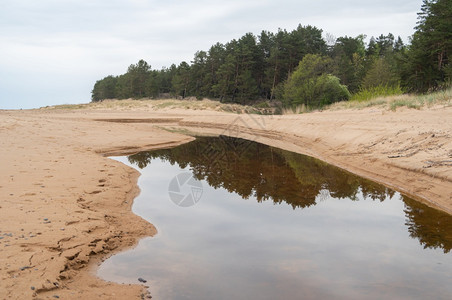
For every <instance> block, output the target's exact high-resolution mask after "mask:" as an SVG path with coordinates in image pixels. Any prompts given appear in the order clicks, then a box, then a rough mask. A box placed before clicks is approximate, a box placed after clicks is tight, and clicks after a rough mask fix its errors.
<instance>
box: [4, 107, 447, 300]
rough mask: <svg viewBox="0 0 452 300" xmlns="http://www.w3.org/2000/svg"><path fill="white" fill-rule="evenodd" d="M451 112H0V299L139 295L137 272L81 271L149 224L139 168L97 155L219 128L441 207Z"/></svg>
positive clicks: (130, 242)
mask: <svg viewBox="0 0 452 300" xmlns="http://www.w3.org/2000/svg"><path fill="white" fill-rule="evenodd" d="M451 117H452V108H444V109H441V110H426V111H415V110H403V111H398V112H384V111H383V112H382V111H378V110H374V109H369V110H361V111H342V112H337V111H336V112H316V113H311V114H305V115H289V116H263V117H260V116H258V115H237V114H230V113H218V112H214V111H198V110H197V111H193V110H171V111H150V110H149V109H148V110H144V111H140V110H138V111H115V110H105V111H96V110H88V111H87V110H80V111H70V110H59V111H46V110H31V111H0V145H1V148H0V149H1V150H0V155H1V157H2V171H1V172H0V197H2V198H3V199H6V201H5V202H4V203H2V204H0V212H1V214H2V215H3V216H4V218H1V220H0V225H1V226H0V228H1V230H2V231H0V236H4V234H5V233H7V234H11V235H12V237H9V236H5V237H6V238H4V239H1V240H0V247H1V248H2V250H3V249H5V250H4V251H3V253H2V257H1V258H2V260H1V262H0V276H1V279H2V280H1V284H0V287H1V288H0V298H29V297H33V295H35V297H34V298H35V299H45V298H52V297H53V296H54V295H58V296H59V297H65V298H75V297H89V298H92V297H117V298H126V297H129V298H133V297H141V296H142V295H144V296H145V295H146V294H145V293H146V291H145V288H144V286H143V285H139V284H138V282H137V284H136V285H135V284H134V285H120V284H116V283H109V282H105V281H103V280H101V279H99V278H97V277H96V276H95V273H94V272H93V269H94V268H96V266H97V265H98V264H99V263H100V262H101V261H102V260H105V259H106V258H107V257H109V256H111V255H113V254H115V253H117V252H120V251H123V250H125V249H128V248H130V247H133V246H134V245H136V244H137V242H138V240H139V239H140V238H141V237H144V236H149V235H151V236H152V235H153V234H154V233H155V228H154V227H153V226H152V224H150V223H148V222H146V221H144V220H143V219H141V218H140V217H138V216H136V215H135V214H133V213H132V211H131V206H132V203H133V199H134V198H135V196H136V195H138V193H139V188H138V185H137V179H138V176H139V172H137V171H135V170H133V169H132V168H129V167H127V166H125V165H122V164H120V163H119V162H116V161H114V160H112V159H109V158H106V156H115V155H119V154H120V155H127V154H132V153H136V152H139V151H143V150H152V149H157V148H166V147H170V146H176V145H178V144H182V143H185V142H189V141H191V140H192V139H193V137H189V136H187V135H184V133H190V132H197V133H201V134H221V133H222V134H226V135H230V136H236V137H242V138H247V139H250V140H254V141H257V142H261V143H265V144H268V145H270V146H274V147H278V148H282V149H285V150H290V151H294V152H297V153H302V154H306V155H309V156H313V157H316V158H319V159H321V160H323V161H325V162H327V163H330V164H333V165H336V166H338V167H340V168H342V169H345V170H347V171H349V172H351V173H354V174H357V175H359V176H362V177H365V178H368V179H371V180H373V181H376V182H380V183H383V184H384V185H386V186H389V187H391V188H393V189H395V190H398V191H401V192H402V193H404V194H407V195H409V196H413V195H414V196H415V197H414V198H415V199H416V200H418V201H419V200H420V201H422V202H423V203H426V202H428V203H427V204H428V205H429V206H433V207H435V208H440V209H441V210H443V211H446V212H448V213H449V214H452V171H451V168H450V167H449V166H448V165H447V163H446V164H441V162H444V161H446V162H447V161H449V160H450V158H449V155H450V157H451V158H452V142H451V141H452V138H451V136H452V132H451V131H452V129H451V128H450V126H449V125H448V124H449V123H448V120H450V119H451ZM163 129H165V130H163ZM427 162H432V163H431V165H430V166H429V167H428V168H424V167H425V164H426V163H427ZM435 162H436V163H435ZM438 162H439V163H438ZM427 166H428V165H427ZM10 215H14V216H16V218H14V219H11V218H6V216H10ZM45 219H47V221H45ZM49 221H51V222H49ZM37 232H39V233H40V234H37ZM21 236H24V237H23V238H22V237H21ZM32 236H33V237H32ZM5 244H8V246H5ZM24 267H25V268H24ZM31 287H34V289H31ZM35 293H36V294H35Z"/></svg>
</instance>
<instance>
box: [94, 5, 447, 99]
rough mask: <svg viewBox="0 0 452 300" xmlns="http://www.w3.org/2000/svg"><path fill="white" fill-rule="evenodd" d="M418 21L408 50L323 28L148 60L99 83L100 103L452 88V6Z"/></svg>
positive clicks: (384, 38) (387, 38)
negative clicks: (158, 62) (188, 56)
mask: <svg viewBox="0 0 452 300" xmlns="http://www.w3.org/2000/svg"><path fill="white" fill-rule="evenodd" d="M418 16H419V18H418V19H419V21H418V24H417V26H416V27H415V30H416V31H415V33H414V35H413V36H412V38H411V41H410V43H409V44H408V45H405V44H404V43H403V41H402V39H401V38H400V37H397V38H395V36H394V35H393V34H391V33H389V34H387V35H383V34H382V35H380V36H378V37H371V38H370V40H369V42H368V43H365V38H366V37H365V36H364V35H359V36H357V37H348V36H345V37H339V38H337V39H336V38H333V37H331V36H327V37H326V38H324V37H322V30H321V29H319V28H316V27H314V26H301V25H299V26H298V27H297V28H296V29H294V30H292V31H287V30H285V29H279V30H278V31H277V32H269V31H262V32H261V33H260V34H259V35H258V36H255V35H254V34H252V33H247V34H245V35H244V36H242V37H241V38H239V39H233V40H232V41H230V42H227V43H226V44H222V43H216V44H215V45H213V46H211V47H210V49H209V50H207V51H197V52H196V53H195V55H194V58H193V60H192V61H191V62H190V63H187V62H185V61H184V62H182V63H180V64H179V65H175V64H173V65H171V66H170V67H169V68H162V69H161V70H154V69H152V68H151V65H149V64H148V63H147V62H146V61H144V60H140V61H138V63H136V64H132V65H130V66H129V67H128V69H127V72H126V73H125V74H122V75H119V76H107V77H105V78H103V79H101V80H98V81H97V82H96V83H95V85H94V88H93V90H92V101H100V100H103V99H112V98H117V99H125V98H160V97H164V96H172V97H180V98H186V97H196V98H198V99H202V98H204V97H206V98H211V99H218V100H219V101H222V102H231V103H240V104H253V103H256V102H257V101H262V100H268V101H278V102H279V103H282V104H283V105H284V106H293V105H299V104H304V105H307V106H311V107H318V106H322V105H325V104H330V103H332V102H336V101H341V100H348V99H350V97H351V95H356V94H359V93H360V92H362V91H366V90H367V91H368V90H380V91H388V90H389V91H392V92H395V93H401V92H402V91H403V92H416V93H424V92H427V91H430V90H434V89H439V88H444V87H446V86H447V85H448V84H449V83H450V80H451V78H452V66H451V64H450V63H449V56H450V55H451V54H450V53H452V30H451V26H452V25H451V20H452V0H436V1H431V0H424V2H423V5H422V7H421V12H420V13H418Z"/></svg>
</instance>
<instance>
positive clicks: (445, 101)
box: [326, 88, 452, 111]
mask: <svg viewBox="0 0 452 300" xmlns="http://www.w3.org/2000/svg"><path fill="white" fill-rule="evenodd" d="M436 105H441V106H452V88H449V89H447V90H443V91H437V92H433V93H429V94H425V95H410V94H403V95H395V96H380V97H376V98H373V99H369V100H350V101H343V102H337V103H334V104H332V105H330V106H329V107H327V108H326V109H329V110H339V109H364V108H367V107H378V108H383V109H388V110H392V111H395V110H397V108H400V107H407V108H413V109H422V108H424V107H432V106H436Z"/></svg>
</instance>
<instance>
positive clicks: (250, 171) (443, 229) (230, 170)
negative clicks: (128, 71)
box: [129, 136, 452, 252]
mask: <svg viewBox="0 0 452 300" xmlns="http://www.w3.org/2000/svg"><path fill="white" fill-rule="evenodd" d="M157 158H159V159H161V160H164V161H168V162H169V163H170V164H172V165H174V164H177V165H178V166H179V167H181V168H185V167H188V166H189V167H190V169H191V171H192V172H193V176H194V177H195V178H197V179H199V180H206V181H207V182H208V183H209V185H211V186H212V187H214V188H220V187H222V188H225V189H226V190H228V191H229V192H235V193H237V194H239V195H240V196H242V197H243V198H245V199H248V198H249V197H251V196H254V197H256V199H257V201H258V202H262V201H266V200H271V201H273V202H274V203H282V202H285V203H288V204H290V205H291V206H292V207H293V208H294V209H295V208H297V207H298V208H305V207H309V206H312V205H315V204H316V201H317V200H318V198H319V197H318V196H319V194H320V193H321V191H324V190H327V191H328V192H329V194H330V195H331V196H332V197H334V198H350V199H352V200H357V199H358V194H360V193H362V195H363V196H364V197H365V198H370V199H373V200H379V201H384V200H385V199H386V198H387V197H392V196H393V194H394V192H393V191H392V190H389V189H387V188H386V187H384V186H383V185H380V184H377V183H374V182H372V181H369V180H366V179H363V178H360V177H358V176H355V175H353V174H351V173H348V172H346V171H344V170H342V169H339V168H336V167H334V166H331V165H328V164H326V163H324V162H322V161H319V160H317V159H315V158H312V157H308V156H304V155H300V154H296V153H293V152H288V151H284V150H281V149H277V148H272V147H269V146H267V145H263V144H259V143H255V142H250V141H247V140H242V139H236V138H229V137H224V136H222V137H220V138H212V137H200V138H197V139H196V141H194V142H191V143H188V144H184V145H181V146H179V147H176V148H173V149H166V150H157V151H151V152H141V153H138V154H135V155H132V156H129V161H130V162H131V163H134V164H136V165H138V167H139V168H144V167H146V166H147V165H148V164H150V163H151V162H152V160H153V159H157ZM404 202H405V204H406V210H405V213H406V216H407V223H406V224H407V226H408V230H409V232H410V236H412V237H413V238H417V239H418V240H419V241H420V243H421V244H422V245H424V246H425V247H429V248H438V247H440V248H442V249H444V251H445V252H448V251H449V250H450V249H451V246H452V237H451V236H450V233H451V232H452V217H451V216H449V215H447V214H442V213H441V212H439V211H436V210H433V209H431V208H429V207H427V206H425V205H424V206H422V204H420V203H418V202H416V201H414V200H411V199H409V198H406V197H404ZM419 205H421V206H422V208H420V206H419ZM439 216H441V218H440V220H441V221H440V222H439V223H438V222H433V221H431V220H439V219H438V217H439Z"/></svg>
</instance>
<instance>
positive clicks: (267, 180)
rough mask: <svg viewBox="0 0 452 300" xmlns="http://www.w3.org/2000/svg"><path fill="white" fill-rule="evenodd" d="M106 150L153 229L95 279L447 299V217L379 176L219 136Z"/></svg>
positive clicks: (177, 287) (267, 293) (157, 287)
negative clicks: (125, 152) (161, 146)
mask: <svg viewBox="0 0 452 300" xmlns="http://www.w3.org/2000/svg"><path fill="white" fill-rule="evenodd" d="M117 159H118V160H119V161H122V162H124V163H125V164H128V165H131V166H134V167H138V168H139V169H140V172H141V173H142V176H141V177H140V179H139V183H138V184H139V186H140V188H141V190H142V191H141V194H140V196H139V197H137V199H136V200H135V202H134V206H133V211H134V213H136V214H137V215H140V216H142V217H143V218H145V219H147V220H149V221H150V222H152V223H153V224H154V225H155V226H156V227H157V229H158V234H157V235H156V236H155V237H153V238H145V239H143V240H141V241H140V242H139V245H138V246H137V247H136V248H135V249H133V250H129V251H127V252H124V253H120V254H117V255H115V256H113V257H112V258H110V259H108V260H107V261H106V262H105V263H104V264H102V266H101V267H100V269H99V272H98V274H99V276H100V277H102V278H104V279H106V280H110V281H117V282H122V283H138V281H137V279H138V278H139V277H142V278H145V279H146V280H148V283H147V284H148V285H149V286H150V291H151V294H152V295H153V298H154V299H326V298H334V299H381V298H383V297H384V298H390V299H428V298H430V299H450V295H451V294H452V255H451V253H450V250H451V248H452V217H451V216H449V215H447V214H445V213H442V212H440V211H437V210H434V209H431V208H429V207H427V206H425V205H423V204H421V203H418V202H416V201H414V200H412V199H410V198H408V197H405V196H403V195H400V194H399V193H397V192H394V191H392V190H390V189H387V188H385V187H384V186H382V185H379V184H376V183H374V182H371V181H368V180H366V179H363V178H360V177H357V176H354V175H352V174H350V173H348V172H345V171H342V170H340V169H338V168H335V167H333V166H330V165H328V164H326V163H324V162H321V161H319V160H316V159H314V158H311V157H307V156H303V155H299V154H295V153H292V152H287V151H283V150H280V149H277V148H272V147H269V146H266V145H262V144H258V143H254V142H250V141H246V140H240V139H233V138H226V137H220V138H211V137H202V138H198V139H197V140H196V141H194V142H191V143H188V144H185V145H182V146H179V147H176V148H173V149H169V150H159V151H153V152H143V153H139V154H136V155H133V156H130V157H128V158H127V157H121V158H117ZM187 172H188V174H187ZM181 174H182V175H181ZM178 180H179V181H178ZM186 180H189V181H187V182H186V184H184V185H182V186H181V187H180V190H178V183H180V184H182V183H183V182H185V181H186ZM190 180H191V181H190ZM169 192H170V193H169Z"/></svg>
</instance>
